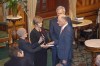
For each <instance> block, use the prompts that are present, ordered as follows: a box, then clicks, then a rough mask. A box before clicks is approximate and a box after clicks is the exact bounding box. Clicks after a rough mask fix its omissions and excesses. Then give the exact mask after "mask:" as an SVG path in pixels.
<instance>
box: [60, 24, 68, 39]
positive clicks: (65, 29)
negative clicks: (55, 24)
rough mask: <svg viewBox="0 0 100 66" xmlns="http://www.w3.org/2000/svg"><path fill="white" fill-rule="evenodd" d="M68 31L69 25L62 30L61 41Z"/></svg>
mask: <svg viewBox="0 0 100 66" xmlns="http://www.w3.org/2000/svg"><path fill="white" fill-rule="evenodd" d="M66 31H68V25H67V26H66V27H65V28H64V29H63V30H62V32H61V34H60V35H59V39H60V38H62V37H63V35H64V34H65V33H66Z"/></svg>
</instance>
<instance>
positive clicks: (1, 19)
mask: <svg viewBox="0 0 100 66" xmlns="http://www.w3.org/2000/svg"><path fill="white" fill-rule="evenodd" d="M0 21H3V4H2V3H0Z"/></svg>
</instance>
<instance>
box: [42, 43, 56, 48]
mask: <svg viewBox="0 0 100 66" xmlns="http://www.w3.org/2000/svg"><path fill="white" fill-rule="evenodd" d="M40 46H41V47H42V48H49V47H51V46H54V41H52V42H49V43H47V44H44V43H43V44H41V45H40Z"/></svg>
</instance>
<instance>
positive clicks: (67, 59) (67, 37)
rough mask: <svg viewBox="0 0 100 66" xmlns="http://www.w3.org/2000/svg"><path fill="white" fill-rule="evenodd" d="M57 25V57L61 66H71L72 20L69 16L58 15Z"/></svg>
mask: <svg viewBox="0 0 100 66" xmlns="http://www.w3.org/2000/svg"><path fill="white" fill-rule="evenodd" d="M57 23H58V24H59V26H61V30H60V34H59V39H58V44H57V45H56V46H57V51H58V57H59V59H60V63H61V64H62V65H63V66H71V61H72V55H73V49H72V45H73V37H74V31H73V27H72V22H71V19H70V18H69V17H67V16H66V15H59V16H58V22H57Z"/></svg>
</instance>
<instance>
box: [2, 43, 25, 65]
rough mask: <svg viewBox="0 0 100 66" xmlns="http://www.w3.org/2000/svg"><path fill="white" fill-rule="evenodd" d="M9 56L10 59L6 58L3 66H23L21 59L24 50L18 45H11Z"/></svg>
mask: <svg viewBox="0 0 100 66" xmlns="http://www.w3.org/2000/svg"><path fill="white" fill-rule="evenodd" d="M13 45H14V44H13ZM9 56H10V60H8V61H7V62H6V63H5V64H4V66H23V65H22V64H21V61H22V60H23V57H24V52H23V51H22V50H20V49H19V48H18V46H12V47H11V48H10V49H9Z"/></svg>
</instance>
